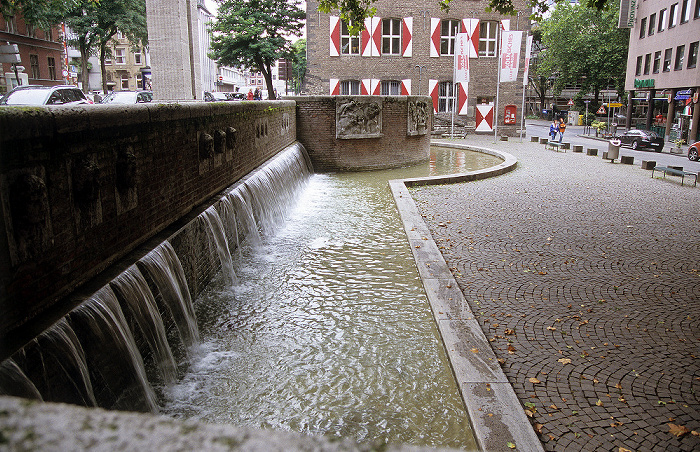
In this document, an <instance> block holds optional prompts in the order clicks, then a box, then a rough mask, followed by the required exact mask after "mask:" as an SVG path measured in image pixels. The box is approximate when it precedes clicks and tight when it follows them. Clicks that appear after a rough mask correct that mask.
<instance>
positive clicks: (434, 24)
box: [430, 17, 440, 58]
mask: <svg viewBox="0 0 700 452" xmlns="http://www.w3.org/2000/svg"><path fill="white" fill-rule="evenodd" d="M430 56H431V57H433V58H435V57H439V56H440V19H438V18H436V17H431V18H430Z"/></svg>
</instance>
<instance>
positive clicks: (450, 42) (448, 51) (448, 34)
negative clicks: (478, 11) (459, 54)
mask: <svg viewBox="0 0 700 452" xmlns="http://www.w3.org/2000/svg"><path fill="white" fill-rule="evenodd" d="M458 32H459V21H458V20H453V19H445V20H443V21H442V23H441V24H440V55H454V54H455V37H456V36H457V33H458Z"/></svg>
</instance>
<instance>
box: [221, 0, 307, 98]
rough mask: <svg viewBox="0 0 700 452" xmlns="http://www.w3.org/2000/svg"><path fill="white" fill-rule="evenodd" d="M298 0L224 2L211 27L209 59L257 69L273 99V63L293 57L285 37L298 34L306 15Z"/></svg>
mask: <svg viewBox="0 0 700 452" xmlns="http://www.w3.org/2000/svg"><path fill="white" fill-rule="evenodd" d="M299 4H300V2H299V1H298V0H289V1H285V0H223V1H222V2H221V3H220V4H219V9H218V13H217V16H216V22H214V23H213V24H212V33H213V34H212V44H211V48H212V52H211V54H210V57H211V58H213V59H214V60H216V61H217V62H218V63H219V64H221V65H223V66H234V67H247V68H254V69H257V70H259V71H260V72H261V73H262V74H263V76H264V77H265V81H266V84H267V89H268V95H269V96H270V98H273V96H274V89H273V86H272V74H271V71H270V68H271V66H272V64H273V63H274V62H275V61H276V60H278V59H280V58H284V57H288V56H289V55H291V54H293V48H292V43H291V42H290V41H289V39H288V37H290V36H294V35H298V34H299V33H300V31H301V28H302V26H303V20H304V19H305V18H306V13H305V12H304V11H303V10H302V9H300V8H299Z"/></svg>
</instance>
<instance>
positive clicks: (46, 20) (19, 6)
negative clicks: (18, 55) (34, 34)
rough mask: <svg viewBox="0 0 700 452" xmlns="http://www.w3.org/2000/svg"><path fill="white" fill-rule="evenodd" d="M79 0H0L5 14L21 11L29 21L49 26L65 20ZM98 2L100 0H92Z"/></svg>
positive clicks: (0, 9) (37, 24)
mask: <svg viewBox="0 0 700 452" xmlns="http://www.w3.org/2000/svg"><path fill="white" fill-rule="evenodd" d="M78 1H79V0H0V13H2V15H3V16H8V15H12V14H14V13H15V12H17V11H19V12H21V13H22V17H23V18H24V20H25V21H27V23H30V24H32V25H35V26H38V27H42V28H47V27H50V26H54V25H56V24H57V23H59V22H61V21H62V20H63V17H64V15H65V14H66V13H67V12H68V10H70V9H71V8H73V7H75V5H76V4H77V3H78ZM90 1H91V2H95V3H96V2H98V1H99V0H90Z"/></svg>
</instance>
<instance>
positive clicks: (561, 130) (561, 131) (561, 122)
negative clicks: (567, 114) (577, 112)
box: [559, 118, 566, 143]
mask: <svg viewBox="0 0 700 452" xmlns="http://www.w3.org/2000/svg"><path fill="white" fill-rule="evenodd" d="M565 130H566V123H565V122H564V119H563V118H559V142H560V143H561V139H562V138H564V131H565Z"/></svg>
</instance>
